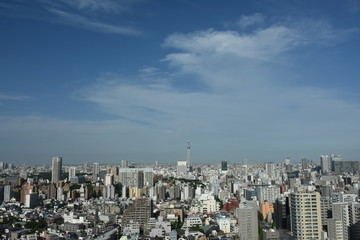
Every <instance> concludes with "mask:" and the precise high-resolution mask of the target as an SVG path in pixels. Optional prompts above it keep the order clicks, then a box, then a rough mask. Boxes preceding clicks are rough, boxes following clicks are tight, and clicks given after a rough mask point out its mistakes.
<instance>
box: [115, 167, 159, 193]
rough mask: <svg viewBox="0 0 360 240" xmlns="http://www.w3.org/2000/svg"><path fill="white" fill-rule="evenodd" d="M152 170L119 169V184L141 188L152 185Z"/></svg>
mask: <svg viewBox="0 0 360 240" xmlns="http://www.w3.org/2000/svg"><path fill="white" fill-rule="evenodd" d="M153 178H154V171H153V169H152V168H120V169H119V182H120V183H121V184H122V185H123V186H126V187H137V188H142V187H144V186H149V187H151V186H153V185H154V179H153Z"/></svg>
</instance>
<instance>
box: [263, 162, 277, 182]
mask: <svg viewBox="0 0 360 240" xmlns="http://www.w3.org/2000/svg"><path fill="white" fill-rule="evenodd" d="M265 169H266V173H267V175H268V176H269V178H273V177H275V164H274V163H266V164H265Z"/></svg>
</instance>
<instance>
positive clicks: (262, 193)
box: [256, 186, 280, 203]
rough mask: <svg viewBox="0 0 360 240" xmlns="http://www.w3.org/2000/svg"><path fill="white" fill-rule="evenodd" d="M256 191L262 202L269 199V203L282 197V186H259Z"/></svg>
mask: <svg viewBox="0 0 360 240" xmlns="http://www.w3.org/2000/svg"><path fill="white" fill-rule="evenodd" d="M256 193H257V198H258V200H259V202H260V203H264V202H265V201H268V202H269V203H275V200H276V199H277V198H279V197H280V187H279V186H257V187H256Z"/></svg>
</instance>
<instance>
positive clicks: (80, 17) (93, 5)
mask: <svg viewBox="0 0 360 240" xmlns="http://www.w3.org/2000/svg"><path fill="white" fill-rule="evenodd" d="M136 2H138V1H127V0H124V1H113V0H103V1H97V0H59V1H47V0H37V1H35V3H33V2H30V1H14V2H9V3H6V4H5V3H0V14H2V15H6V16H9V17H21V18H29V19H37V20H42V21H47V22H52V23H57V24H65V25H69V26H72V27H76V28H82V29H86V30H90V31H96V32H103V33H113V34H122V35H129V36H139V35H141V31H140V30H139V29H136V28H135V27H132V26H128V25H127V23H126V22H122V21H121V19H122V17H121V16H122V14H125V13H127V14H128V13H130V12H131V9H132V6H133V5H134V3H136ZM109 16H111V17H109ZM110 18H111V19H112V21H111V22H109V21H108V20H109V19H110Z"/></svg>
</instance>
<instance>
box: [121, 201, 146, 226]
mask: <svg viewBox="0 0 360 240" xmlns="http://www.w3.org/2000/svg"><path fill="white" fill-rule="evenodd" d="M151 212H152V202H151V200H149V199H136V200H134V202H132V203H130V204H129V206H128V207H127V208H126V209H125V211H124V215H123V218H122V222H121V227H122V228H124V227H126V226H128V225H129V223H130V222H132V223H138V224H140V226H141V227H143V226H144V225H145V224H146V223H147V221H148V220H149V218H150V217H151Z"/></svg>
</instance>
